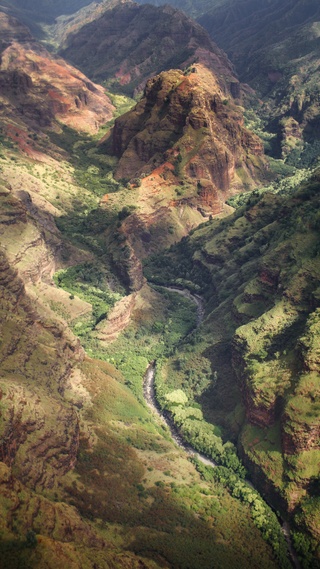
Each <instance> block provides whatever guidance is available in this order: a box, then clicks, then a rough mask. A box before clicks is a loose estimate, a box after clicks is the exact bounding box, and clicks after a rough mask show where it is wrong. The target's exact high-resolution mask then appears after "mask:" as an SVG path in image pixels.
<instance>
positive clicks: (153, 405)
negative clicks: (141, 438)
mask: <svg viewBox="0 0 320 569" xmlns="http://www.w3.org/2000/svg"><path fill="white" fill-rule="evenodd" d="M162 288H163V289H165V290H168V291H170V292H176V293H178V294H181V295H182V296H184V297H185V298H188V299H189V300H191V301H192V302H193V303H194V304H195V305H196V307H197V324H196V327H198V326H200V324H201V322H202V321H203V318H204V306H203V300H202V298H201V297H200V296H199V295H197V294H192V293H191V292H189V291H188V290H186V289H178V288H174V287H162ZM155 371H156V362H155V361H153V362H150V364H149V366H148V368H147V371H146V373H145V376H144V382H143V393H144V398H145V401H146V403H147V405H148V407H149V408H150V409H151V410H152V411H153V412H154V413H156V415H158V417H159V418H160V420H161V421H162V422H163V423H165V424H166V425H167V427H168V428H169V430H170V433H171V436H172V438H173V440H174V441H175V443H176V444H177V445H178V446H179V447H180V448H182V449H183V450H184V451H185V452H186V453H187V454H189V455H190V456H193V457H196V458H198V459H199V460H200V461H201V462H203V463H204V464H207V465H208V466H212V467H213V468H214V467H215V466H216V463H215V462H214V461H213V460H212V459H210V458H208V457H207V456H205V455H203V454H201V453H199V452H198V451H196V450H195V449H194V448H193V447H192V446H191V445H190V444H188V443H187V442H186V441H185V440H184V438H183V437H182V436H181V434H180V433H179V431H178V429H177V427H176V426H175V424H174V422H173V421H172V419H171V417H170V415H169V414H168V413H166V412H165V411H162V410H161V408H160V406H159V404H158V401H157V398H156V394H155V386H154V380H155ZM247 483H248V484H249V485H250V486H252V488H254V486H253V485H252V483H251V482H250V481H248V480H247ZM281 524H282V532H283V534H284V536H285V539H286V541H287V544H288V551H289V554H290V557H291V561H292V564H293V566H294V567H295V569H301V565H300V562H299V559H298V557H297V554H296V552H295V550H294V548H293V545H292V541H291V538H290V528H289V525H288V523H287V522H286V521H284V520H282V519H281Z"/></svg>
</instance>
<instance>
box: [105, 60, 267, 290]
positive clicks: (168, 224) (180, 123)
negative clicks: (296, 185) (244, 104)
mask: <svg viewBox="0 0 320 569" xmlns="http://www.w3.org/2000/svg"><path fill="white" fill-rule="evenodd" d="M100 148H101V150H105V151H106V152H108V153H112V154H115V156H116V157H117V158H118V163H117V165H116V170H115V177H116V179H117V180H119V181H120V182H121V183H122V184H127V185H126V187H125V188H123V189H122V190H121V191H119V192H117V193H116V194H114V193H113V194H108V195H106V196H105V201H104V200H102V207H103V208H104V209H105V211H106V212H110V213H111V212H112V211H113V210H114V209H115V208H117V210H118V229H117V231H116V232H115V231H113V230H111V231H110V239H111V241H112V242H113V243H114V244H113V246H112V248H113V250H115V251H116V255H117V263H119V261H120V257H119V251H121V250H123V257H126V258H127V261H126V262H125V265H127V270H128V274H129V275H131V276H130V287H131V289H134V290H135V289H137V288H140V287H141V284H142V283H143V277H142V273H141V271H140V270H139V269H138V267H139V266H140V261H138V259H141V258H142V257H144V256H146V255H149V254H150V253H152V252H154V251H155V250H160V249H162V248H164V247H166V246H168V245H170V244H171V243H173V242H175V241H177V240H178V239H179V238H181V237H183V236H185V235H186V234H187V233H188V232H189V231H190V230H191V229H192V228H193V227H195V226H197V225H198V224H199V223H201V222H202V221H203V218H204V217H207V218H208V217H209V216H210V215H216V214H223V213H224V211H225V210H226V209H227V206H225V202H226V199H227V198H228V197H229V196H230V195H232V194H234V193H237V192H240V191H241V190H243V189H244V188H247V189H250V188H253V187H256V185H257V184H259V183H261V180H262V179H263V178H264V176H265V175H266V173H267V170H266V164H265V160H264V156H263V150H262V144H261V142H260V140H259V138H258V137H256V136H255V135H253V134H252V133H251V132H249V131H248V130H247V129H246V128H245V127H244V126H243V118H242V114H241V109H240V108H239V107H238V106H237V105H236V104H235V102H234V100H233V99H232V96H231V95H230V94H229V93H228V91H227V90H226V86H225V81H224V78H222V81H221V82H220V78H219V79H217V76H215V75H213V74H212V73H211V72H210V71H209V70H208V69H207V68H206V67H204V66H202V65H199V64H196V65H194V66H193V67H192V68H191V69H190V70H189V71H187V72H182V71H179V70H173V71H168V72H163V73H161V74H160V75H158V76H156V77H154V78H153V79H150V80H149V81H148V82H147V85H146V88H145V92H144V96H143V98H142V99H141V101H140V102H139V103H138V104H137V105H136V106H135V108H134V109H132V110H131V111H129V112H128V113H126V114H125V115H123V116H122V117H119V118H118V119H116V121H115V125H114V127H113V129H112V130H111V132H110V133H109V134H107V135H106V137H105V138H104V139H103V140H102V141H101V142H100ZM120 204H121V207H120ZM115 239H116V240H117V239H118V240H119V241H118V243H121V241H124V239H126V240H127V243H126V244H124V245H123V246H122V247H121V248H120V250H119V246H116V243H115V242H114V240H115ZM111 241H109V243H110V246H111ZM122 262H123V260H122Z"/></svg>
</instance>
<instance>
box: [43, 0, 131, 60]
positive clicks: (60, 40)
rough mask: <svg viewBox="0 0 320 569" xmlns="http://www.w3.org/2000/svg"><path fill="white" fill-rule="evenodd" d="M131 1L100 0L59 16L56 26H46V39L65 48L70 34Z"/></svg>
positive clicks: (57, 46) (58, 46)
mask: <svg viewBox="0 0 320 569" xmlns="http://www.w3.org/2000/svg"><path fill="white" fill-rule="evenodd" d="M127 1H129V0H100V2H91V3H90V4H88V6H85V7H83V8H81V9H80V10H78V11H77V12H74V13H72V14H69V15H61V16H58V17H57V18H56V20H55V23H54V24H51V26H45V27H44V28H45V31H46V37H47V39H48V35H49V37H50V38H51V41H52V43H53V44H54V46H55V47H56V48H60V49H61V48H63V47H64V46H65V44H66V43H67V38H68V35H69V34H75V33H77V31H78V30H79V29H81V28H82V27H83V26H85V25H86V24H89V23H90V22H92V21H94V20H96V19H98V18H99V17H100V16H101V15H102V14H103V13H104V12H106V11H107V10H110V9H111V8H114V6H116V5H117V4H123V3H125V2H127Z"/></svg>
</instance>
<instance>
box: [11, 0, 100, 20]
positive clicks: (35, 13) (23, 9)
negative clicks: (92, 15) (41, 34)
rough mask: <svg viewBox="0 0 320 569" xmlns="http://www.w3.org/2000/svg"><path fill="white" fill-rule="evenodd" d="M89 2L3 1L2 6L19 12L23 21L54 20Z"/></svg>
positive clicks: (75, 10) (83, 0)
mask: <svg viewBox="0 0 320 569" xmlns="http://www.w3.org/2000/svg"><path fill="white" fill-rule="evenodd" d="M101 1H102V0H101ZM97 2H99V0H97ZM88 4H90V0H63V1H62V0H57V1H56V2H50V0H2V1H1V7H2V8H5V9H9V10H11V11H13V12H14V13H15V14H19V16H20V18H21V19H22V20H23V21H24V20H25V19H28V20H29V21H31V22H52V21H53V20H54V19H55V18H56V17H57V16H60V15H61V14H73V13H74V12H77V10H80V9H81V8H83V7H84V6H87V5H88Z"/></svg>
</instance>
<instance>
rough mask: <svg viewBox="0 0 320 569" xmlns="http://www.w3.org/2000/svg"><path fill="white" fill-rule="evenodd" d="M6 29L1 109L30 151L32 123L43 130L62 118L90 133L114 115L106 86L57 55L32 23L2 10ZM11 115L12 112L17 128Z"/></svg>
mask: <svg viewBox="0 0 320 569" xmlns="http://www.w3.org/2000/svg"><path fill="white" fill-rule="evenodd" d="M0 29H1V47H0V49H1V66H0V86H1V103H2V104H1V114H2V116H3V117H4V118H5V120H6V123H7V125H8V126H7V127H6V128H7V131H8V132H9V135H10V136H13V137H15V136H16V138H20V135H21V139H22V140H21V145H22V146H24V149H25V150H26V151H28V148H27V143H28V142H29V145H31V141H30V140H29V141H28V134H30V133H28V132H27V128H25V129H24V131H23V130H22V132H21V127H20V125H19V124H17V134H16V133H12V134H11V132H10V129H11V128H12V129H14V128H15V127H14V126H13V125H14V122H15V121H17V120H20V121H22V122H23V123H25V125H26V127H28V126H29V127H31V128H32V129H34V130H36V131H37V130H39V127H50V126H52V125H53V123H55V124H56V123H57V122H58V123H61V124H64V125H68V126H71V127H74V128H76V129H77V130H80V131H81V130H82V131H86V132H91V133H94V132H97V131H98V129H99V127H100V126H101V125H102V124H104V123H105V122H106V121H108V120H109V119H110V118H111V117H112V113H113V109H114V107H113V105H112V103H111V101H110V99H108V97H107V96H106V95H105V94H104V90H103V89H102V87H100V86H98V85H94V84H93V83H92V82H91V81H89V80H88V79H87V77H85V76H84V75H83V74H82V73H81V72H79V71H77V70H76V69H74V68H73V67H71V66H70V65H68V64H66V63H65V62H64V61H63V60H62V59H59V58H56V57H54V56H52V55H51V54H49V52H48V51H47V50H46V49H45V48H43V47H42V46H41V45H40V44H38V43H37V42H36V41H35V40H34V39H33V38H32V36H31V34H30V32H29V31H28V29H27V28H26V27H24V26H23V25H22V24H20V23H19V21H18V20H16V19H15V18H13V17H11V16H8V15H7V14H5V13H4V12H0ZM10 117H12V121H11V125H12V126H11V127H10V126H9V124H10Z"/></svg>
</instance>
